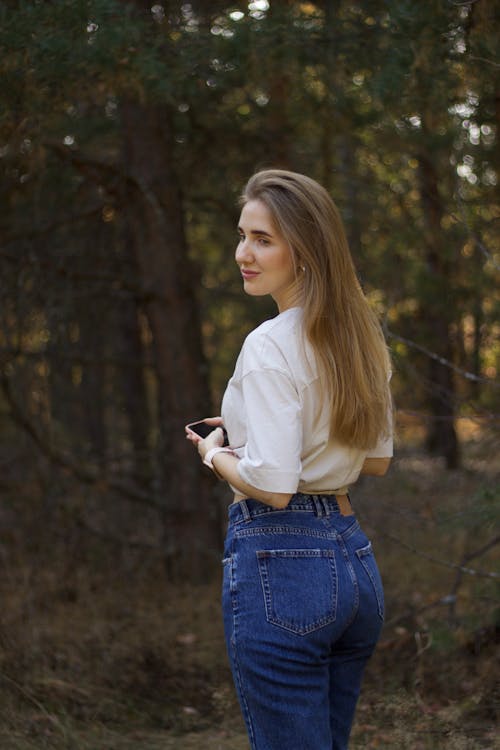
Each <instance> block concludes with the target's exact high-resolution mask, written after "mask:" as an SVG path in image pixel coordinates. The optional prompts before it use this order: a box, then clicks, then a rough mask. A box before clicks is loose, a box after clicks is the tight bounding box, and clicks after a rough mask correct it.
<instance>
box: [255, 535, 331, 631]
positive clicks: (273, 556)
mask: <svg viewBox="0 0 500 750" xmlns="http://www.w3.org/2000/svg"><path fill="white" fill-rule="evenodd" d="M257 560H258V565H259V573H260V578H261V583H262V589H263V592H264V600H265V607H266V618H267V621H268V622H269V623H272V624H273V625H278V626H279V627H281V628H285V630H290V631H291V632H292V633H296V634H297V635H305V634H306V633H310V632H312V631H313V630H318V629H319V628H322V627H324V626H325V625H329V624H330V623H332V622H334V621H335V618H336V614H337V571H336V566H335V553H334V551H333V550H331V549H276V550H259V551H257Z"/></svg>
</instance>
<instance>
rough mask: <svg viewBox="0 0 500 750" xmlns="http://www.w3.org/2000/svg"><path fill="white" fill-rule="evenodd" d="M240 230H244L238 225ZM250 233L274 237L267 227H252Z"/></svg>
mask: <svg viewBox="0 0 500 750" xmlns="http://www.w3.org/2000/svg"><path fill="white" fill-rule="evenodd" d="M238 232H243V229H242V228H241V227H238ZM248 234H254V235H258V236H262V237H272V236H273V235H272V234H270V233H269V232H266V231H265V229H251V230H250V231H249V232H248Z"/></svg>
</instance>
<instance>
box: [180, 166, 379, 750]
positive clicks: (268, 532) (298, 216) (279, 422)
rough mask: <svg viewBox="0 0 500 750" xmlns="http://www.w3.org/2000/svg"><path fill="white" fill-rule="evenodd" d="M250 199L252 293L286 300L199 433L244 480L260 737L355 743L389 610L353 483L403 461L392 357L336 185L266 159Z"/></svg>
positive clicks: (249, 635)
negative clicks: (362, 280) (367, 674)
mask: <svg viewBox="0 0 500 750" xmlns="http://www.w3.org/2000/svg"><path fill="white" fill-rule="evenodd" d="M242 206H243V208H242V211H241V218H240V222H239V227H238V232H239V238H240V239H239V243H238V247H237V249H236V262H237V264H238V266H239V267H240V270H241V275H242V277H243V286H244V289H245V292H247V293H248V294H250V295H254V296H260V295H265V294H270V295H271V296H272V297H273V299H274V300H275V302H276V304H277V306H278V311H279V314H278V315H277V316H276V317H275V318H273V319H272V320H268V321H266V322H265V323H263V324H262V325H260V326H259V327H258V328H257V329H255V330H254V331H252V332H251V333H250V334H249V336H248V337H247V338H246V340H245V342H244V345H243V348H242V350H241V353H240V355H239V358H238V361H237V363H236V369H235V372H234V375H233V377H232V378H231V380H230V381H229V383H228V386H227V390H226V392H225V395H224V399H223V403H222V417H215V418H211V419H207V420H205V421H207V422H209V423H210V424H212V425H215V426H217V429H215V430H214V431H213V432H212V433H211V434H210V435H209V436H208V437H206V438H205V439H200V438H197V437H196V436H194V435H193V434H192V433H191V432H189V431H188V437H189V439H191V440H192V441H193V442H194V443H195V444H196V445H197V448H198V452H199V454H200V456H201V459H202V460H203V461H204V463H205V464H207V465H208V466H209V467H210V468H212V469H213V471H215V473H216V474H217V475H218V476H219V478H221V479H223V480H225V481H227V482H228V483H229V484H230V485H231V487H232V489H233V491H234V503H233V504H232V505H231V506H230V508H229V527H228V533H227V538H226V545H225V555H224V561H223V563H224V580H223V612H224V627H225V634H226V642H227V649H228V654H229V659H230V662H231V668H232V672H233V677H234V681H235V685H236V690H237V693H238V697H239V700H240V705H241V709H242V712H243V715H244V718H245V722H246V725H247V730H248V735H249V739H250V744H251V747H252V749H253V750H283V749H284V748H286V750H341V749H343V748H347V744H348V739H349V733H350V729H351V724H352V720H353V715H354V710H355V706H356V702H357V699H358V695H359V690H360V684H361V679H362V674H363V670H364V668H365V665H366V662H367V660H368V659H369V657H370V655H371V653H372V651H373V649H374V647H375V644H376V642H377V639H378V637H379V634H380V630H381V627H382V621H383V616H384V599H383V590H382V584H381V581H380V576H379V572H378V569H377V565H376V563H375V559H374V556H373V552H372V548H371V544H370V542H369V540H368V539H367V537H366V536H365V534H364V533H363V531H362V530H361V528H360V526H359V524H358V522H357V520H356V517H355V516H354V514H353V510H352V508H351V504H350V500H349V497H348V494H347V492H348V487H349V486H350V485H352V484H354V483H355V482H356V480H357V478H358V476H359V475H360V474H362V473H363V474H375V475H382V474H384V473H385V472H386V470H387V468H388V466H389V463H390V457H391V456H392V430H391V421H392V420H391V398H390V392H389V385H388V383H389V373H390V363H389V357H388V353H387V349H386V346H385V343H384V338H383V335H382V331H381V329H380V326H379V324H378V322H377V320H376V318H375V316H374V314H373V312H372V311H371V309H370V307H369V306H368V304H367V302H366V299H365V297H364V295H363V292H362V290H361V288H360V285H359V282H358V280H357V277H356V272H355V269H354V265H353V262H352V258H351V255H350V253H349V249H348V246H347V242H346V238H345V233H344V229H343V226H342V222H341V219H340V216H339V214H338V211H337V209H336V207H335V205H334V204H333V202H332V200H331V198H330V196H329V195H328V193H327V192H326V191H325V190H324V189H323V188H322V187H321V186H320V185H318V183H316V182H315V181H314V180H311V179H310V178H308V177H305V176H303V175H300V174H296V173H293V172H287V171H283V170H266V171H263V172H259V173H257V174H256V175H254V176H253V177H252V178H251V179H250V181H249V182H248V184H247V186H246V188H245V191H244V194H243V198H242ZM222 425H223V426H224V427H225V429H226V430H227V433H228V439H229V446H230V447H223V445H222V444H223V433H222V429H219V428H220V427H222Z"/></svg>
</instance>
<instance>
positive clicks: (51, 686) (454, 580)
mask: <svg viewBox="0 0 500 750" xmlns="http://www.w3.org/2000/svg"><path fill="white" fill-rule="evenodd" d="M485 453H487V451H485V444H484V443H483V444H479V443H478V444H471V445H470V446H469V450H468V456H467V461H466V468H465V469H463V470H461V471H459V472H453V473H447V472H444V471H443V469H442V466H441V465H440V463H439V462H436V461H430V460H429V459H425V458H423V457H419V456H416V455H412V456H410V455H408V456H407V457H402V458H400V459H399V460H398V461H397V462H396V464H395V466H394V469H393V470H392V471H391V472H390V474H389V476H388V477H386V478H384V479H382V480H378V481H375V480H374V481H372V482H368V481H365V482H364V483H363V484H362V485H361V486H360V487H359V489H358V491H357V492H356V496H355V504H356V506H357V509H358V512H359V515H360V517H361V520H362V522H363V524H364V525H365V527H367V528H368V530H369V532H370V534H371V535H372V537H373V540H374V544H375V546H376V549H377V552H378V557H379V562H380V566H381V569H382V572H383V577H384V579H385V583H386V590H387V624H386V627H385V630H384V634H383V637H382V640H381V643H380V646H379V649H378V651H377V653H376V655H375V657H374V659H373V660H372V662H371V664H370V667H369V670H368V673H367V677H366V683H365V688H364V692H363V696H362V699H361V702H360V705H359V709H358V713H357V719H356V725H355V727H354V730H353V739H352V745H351V746H352V748H353V749H354V750H361V748H383V749H384V750H396V749H397V750H401V749H402V748H405V749H406V748H408V749H409V750H434V749H435V748H436V749H437V748H440V749H442V750H479V749H483V748H495V747H500V745H499V744H498V741H497V740H496V736H495V720H496V710H497V708H498V705H497V704H498V693H496V694H495V690H494V677H495V673H496V671H497V666H498V665H496V664H495V655H496V652H495V649H496V636H497V626H498V610H497V609H496V608H497V604H496V602H497V601H498V598H497V596H496V595H497V591H495V581H494V580H493V579H491V578H488V577H478V576H470V575H463V574H459V573H458V571H457V570H456V569H454V568H452V567H447V565H446V564H445V563H450V562H453V561H454V562H456V561H460V560H465V559H466V558H467V556H470V555H471V553H473V552H474V551H477V550H479V549H480V548H481V546H483V545H484V544H486V542H487V541H488V540H489V539H490V538H491V537H492V536H493V533H494V532H493V529H494V524H495V521H496V522H498V517H496V518H495V514H496V513H498V510H497V508H498V504H497V500H498V497H497V496H496V495H495V493H496V492H497V487H498V466H495V463H494V460H495V459H496V454H495V452H494V451H490V452H489V455H485ZM495 501H496V504H495ZM21 522H22V514H21V521H20V523H21ZM55 538H56V537H55ZM22 539H23V536H22V534H18V535H17V536H16V535H13V536H12V538H11V539H7V540H6V542H5V544H4V547H3V548H2V555H1V558H0V559H1V562H2V577H1V581H0V586H1V593H2V602H3V604H2V615H1V619H0V747H1V748H2V750H42V749H43V748H52V749H53V750H63V749H66V748H68V750H69V748H71V750H118V749H119V750H129V748H130V750H132V748H134V750H141V748H144V750H146V748H147V749H148V750H156V748H158V750H160V748H161V750H168V749H170V748H175V749H177V748H179V750H191V749H192V750H195V749H196V750H244V749H246V750H247V749H248V743H247V741H246V738H245V733H244V728H243V724H242V720H241V718H240V715H239V710H238V707H237V705H236V701H235V697H234V693H233V689H232V686H231V681H230V675H229V670H228V667H227V663H226V657H225V652H224V645H223V638H222V624H221V617H220V612H219V581H218V580H216V581H215V582H214V583H212V584H210V585H206V586H200V587H194V586H187V585H186V586H176V587H171V586H168V585H167V583H166V582H165V579H164V576H163V571H162V569H161V566H160V564H159V563H158V561H157V560H156V559H154V558H151V559H149V558H147V557H145V556H144V555H142V557H138V556H136V557H132V558H118V557H117V556H116V550H115V549H114V548H109V546H107V545H106V544H105V543H104V542H102V541H96V540H92V539H88V538H87V537H83V538H82V537H81V536H79V535H76V536H75V538H74V540H73V541H72V542H71V543H67V542H66V543H65V544H63V545H61V544H59V543H54V542H53V540H52V542H51V543H50V544H49V543H45V542H44V540H36V542H35V540H33V539H32V540H26V539H24V541H21V540H22ZM49 541H50V539H49ZM51 545H52V546H51ZM429 556H430V557H432V558H434V560H433V561H432V560H430V559H429ZM436 560H439V561H441V563H439V562H436ZM497 562H498V552H497V547H494V548H492V549H491V550H490V551H488V552H487V553H485V554H484V555H480V556H479V557H477V558H474V559H470V561H469V562H468V563H467V566H468V567H472V568H476V569H477V570H480V571H491V570H494V568H495V565H496V564H497ZM451 593H454V595H455V597H456V598H455V600H454V601H452V600H451V599H449V598H448V599H444V600H443V598H444V597H449V596H450V594H451ZM495 743H497V744H495Z"/></svg>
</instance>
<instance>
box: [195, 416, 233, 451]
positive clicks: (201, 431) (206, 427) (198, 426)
mask: <svg viewBox="0 0 500 750" xmlns="http://www.w3.org/2000/svg"><path fill="white" fill-rule="evenodd" d="M186 427H187V429H188V430H191V432H194V433H196V435H199V436H200V437H201V438H206V437H207V435H210V433H211V432H213V431H214V430H216V429H217V425H213V424H207V423H206V422H204V421H203V420H201V421H200V422H190V424H187V425H186ZM222 432H223V434H224V442H223V445H229V440H228V438H227V432H226V430H225V429H224V428H222Z"/></svg>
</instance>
